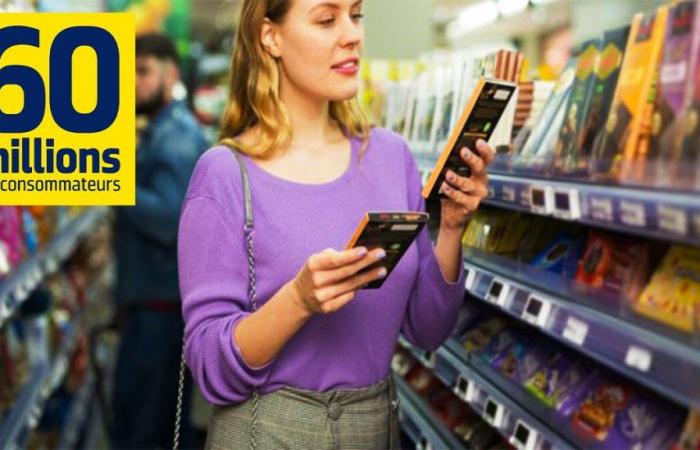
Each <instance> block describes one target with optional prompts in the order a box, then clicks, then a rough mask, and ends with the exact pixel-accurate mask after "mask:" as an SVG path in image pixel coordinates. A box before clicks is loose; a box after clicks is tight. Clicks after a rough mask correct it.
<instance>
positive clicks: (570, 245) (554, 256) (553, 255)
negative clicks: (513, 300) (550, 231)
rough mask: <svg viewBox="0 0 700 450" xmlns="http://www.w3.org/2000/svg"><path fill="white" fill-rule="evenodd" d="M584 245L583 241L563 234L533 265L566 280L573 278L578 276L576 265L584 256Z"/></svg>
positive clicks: (537, 257) (534, 260)
mask: <svg viewBox="0 0 700 450" xmlns="http://www.w3.org/2000/svg"><path fill="white" fill-rule="evenodd" d="M583 243H584V241H583V240H582V239H579V238H577V237H574V236H571V235H569V234H567V233H561V234H559V235H558V236H557V237H556V238H555V239H554V241H552V243H551V244H550V245H549V246H547V248H546V249H545V250H544V251H542V252H541V253H539V254H538V255H537V256H536V257H535V258H534V259H533V260H532V263H531V265H532V266H533V267H536V268H538V269H543V270H547V271H549V272H554V273H558V274H561V275H563V276H565V277H566V278H573V277H574V276H575V274H576V264H577V262H578V260H579V259H581V256H583V250H584V245H583Z"/></svg>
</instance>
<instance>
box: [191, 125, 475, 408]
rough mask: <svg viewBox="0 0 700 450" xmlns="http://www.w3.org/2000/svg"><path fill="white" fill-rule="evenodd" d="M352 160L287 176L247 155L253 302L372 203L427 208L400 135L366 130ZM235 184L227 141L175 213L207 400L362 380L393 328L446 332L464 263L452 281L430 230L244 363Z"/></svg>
mask: <svg viewBox="0 0 700 450" xmlns="http://www.w3.org/2000/svg"><path fill="white" fill-rule="evenodd" d="M351 143H352V145H351V147H352V161H351V164H350V166H349V168H348V169H347V170H346V171H345V172H344V173H343V175H341V176H340V177H339V178H337V179H335V180H333V181H331V182H328V183H324V184H303V183H297V182H292V181H287V180H283V179H281V178H279V177H276V176H275V175H273V174H271V173H269V172H266V171H265V170H263V169H262V168H261V167H259V166H258V165H257V164H255V163H254V162H252V161H251V160H250V159H248V158H246V164H247V167H248V170H249V174H250V182H251V192H252V197H253V205H254V206H253V210H254V219H255V235H254V236H255V240H254V245H255V262H256V284H257V293H258V297H257V298H258V306H260V305H262V304H263V303H264V302H265V301H266V300H267V299H269V298H270V297H272V296H273V295H274V294H275V292H277V291H278V290H279V289H280V288H281V287H282V286H283V285H284V284H285V283H286V282H288V281H289V280H291V279H292V278H293V277H294V276H295V275H296V274H297V273H298V272H299V270H300V269H301V268H302V267H303V265H304V263H305V262H306V261H307V259H308V258H309V256H311V255H312V254H313V253H317V252H320V251H322V250H323V249H325V248H328V247H331V248H335V249H342V248H343V247H344V246H345V244H346V243H347V241H348V239H349V238H350V236H351V235H352V233H353V231H354V229H355V227H356V226H357V224H358V223H359V221H360V219H361V218H362V217H363V215H364V214H365V213H366V212H367V211H392V210H393V211H407V210H410V211H424V210H425V203H424V200H423V199H422V197H421V195H420V191H421V181H420V176H419V172H418V168H417V166H416V163H415V160H414V159H413V155H412V154H411V153H410V151H409V149H408V146H407V145H406V143H405V141H404V140H403V139H402V138H401V137H399V136H398V135H396V134H394V133H392V132H390V131H387V130H384V129H380V128H374V129H373V130H372V132H371V135H370V139H369V143H368V146H367V148H366V152H365V153H364V154H363V156H362V157H361V158H360V157H359V154H360V147H361V142H360V141H359V140H357V139H352V140H351ZM242 195H243V194H242V186H241V181H240V173H239V168H238V164H237V160H236V158H235V157H234V155H233V154H231V151H230V150H229V149H227V148H225V147H214V148H212V149H210V150H208V151H207V152H206V153H205V154H204V155H202V157H201V158H200V160H199V162H198V163H197V166H196V168H195V170H194V173H193V175H192V178H191V180H190V185H189V189H188V192H187V195H186V197H185V202H184V205H183V208H182V213H181V217H180V228H179V238H178V260H179V272H180V289H181V295H182V308H183V315H184V319H185V336H186V344H185V358H186V360H187V364H188V366H189V368H190V370H191V372H192V375H193V376H194V379H195V380H196V382H197V383H198V385H199V387H200V389H201V391H202V394H203V395H204V397H205V398H206V399H207V400H208V401H209V402H211V403H214V404H230V403H238V402H241V401H244V400H245V399H246V398H247V397H248V396H249V395H250V393H251V391H252V389H253V387H257V388H258V390H259V392H261V393H266V392H271V391H274V390H276V389H279V388H282V387H284V386H292V387H296V388H300V389H307V390H313V391H326V390H331V389H349V388H360V387H364V386H368V385H370V384H373V383H376V382H378V381H380V380H382V379H383V378H384V377H386V376H387V375H388V374H389V371H390V370H391V367H390V366H391V358H392V354H393V351H394V347H395V345H396V342H397V338H398V335H399V332H401V333H403V335H404V336H405V337H406V339H407V340H408V341H409V342H411V343H412V344H414V345H417V346H419V347H422V348H424V349H428V350H434V349H436V348H437V347H438V346H439V345H440V344H441V343H442V342H443V341H444V340H445V339H446V338H447V336H448V335H449V333H450V331H451V330H452V328H453V326H454V324H455V322H456V320H457V314H458V310H459V308H460V305H461V303H462V299H463V295H464V281H463V279H464V271H463V269H462V268H460V276H459V279H458V280H457V281H456V282H455V283H448V282H447V281H446V280H445V278H444V277H443V275H442V272H441V271H440V267H439V265H438V262H437V259H436V257H435V252H434V250H433V245H432V243H431V241H430V237H429V235H428V231H427V228H426V229H424V230H423V232H422V233H421V234H420V235H419V237H418V238H417V240H416V242H414V243H413V245H412V246H411V247H410V249H409V250H408V251H407V252H406V254H405V255H404V256H403V258H402V259H401V261H400V263H399V264H398V266H397V267H396V268H395V270H394V271H393V272H392V273H391V274H390V275H389V277H388V278H387V280H386V281H385V283H384V285H383V287H382V288H381V289H378V290H364V291H359V292H358V294H357V295H356V297H355V299H354V300H353V301H351V302H350V303H348V304H347V305H345V306H344V307H343V308H341V309H340V310H339V311H336V312H335V313H332V314H327V315H314V316H313V317H312V318H311V319H310V320H309V321H308V322H307V323H306V324H305V325H304V326H303V328H302V329H301V330H300V331H299V332H298V333H297V334H296V335H295V336H294V337H293V338H292V339H291V340H290V341H289V342H288V343H287V345H286V346H285V347H284V348H283V350H282V351H281V352H280V353H279V354H278V355H277V357H276V358H275V359H274V360H273V361H271V362H270V363H269V364H266V365H265V366H263V367H256V368H254V367H250V366H248V365H247V364H246V362H245V361H244V360H243V358H242V357H241V353H240V351H239V349H238V348H237V347H236V345H235V344H234V342H233V339H232V336H233V330H234V327H235V326H236V324H237V323H238V322H239V321H240V320H241V319H243V318H244V317H246V316H247V315H248V314H250V313H249V302H248V300H247V298H246V290H247V280H248V265H247V259H246V250H245V245H244V234H243V220H244V219H243V201H242Z"/></svg>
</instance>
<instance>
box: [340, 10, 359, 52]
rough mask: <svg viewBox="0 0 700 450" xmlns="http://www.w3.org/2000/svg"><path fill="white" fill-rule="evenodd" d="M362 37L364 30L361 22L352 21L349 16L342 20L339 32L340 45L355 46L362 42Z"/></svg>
mask: <svg viewBox="0 0 700 450" xmlns="http://www.w3.org/2000/svg"><path fill="white" fill-rule="evenodd" d="M363 38H364V31H363V28H362V24H361V23H359V22H357V23H355V22H353V20H352V19H351V18H350V17H348V18H347V19H346V20H344V21H343V25H342V27H341V34H340V45H342V46H343V47H357V46H359V45H361V44H362V40H363Z"/></svg>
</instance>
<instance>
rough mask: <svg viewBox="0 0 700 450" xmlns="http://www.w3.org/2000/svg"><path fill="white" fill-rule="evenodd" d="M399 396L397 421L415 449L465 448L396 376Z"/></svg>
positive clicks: (458, 449)
mask: <svg viewBox="0 0 700 450" xmlns="http://www.w3.org/2000/svg"><path fill="white" fill-rule="evenodd" d="M394 379H395V380H396V390H397V392H398V394H399V421H400V422H401V427H402V428H403V430H404V431H405V432H406V434H408V436H409V437H410V438H411V440H413V442H415V443H416V449H420V450H429V449H436V450H437V449H443V448H449V449H455V450H462V449H465V450H466V447H465V446H464V444H462V443H461V442H460V441H459V439H457V437H456V436H455V435H454V434H453V433H452V432H451V431H450V430H448V429H447V428H446V427H445V426H444V425H443V424H442V423H441V422H440V420H439V419H438V418H437V417H435V415H434V414H433V413H432V412H431V411H430V408H429V407H428V405H427V404H426V402H425V401H424V400H423V399H421V398H420V397H419V396H418V395H417V394H416V393H414V392H413V389H411V387H410V386H408V384H407V383H406V381H404V380H403V378H401V377H400V376H398V375H394Z"/></svg>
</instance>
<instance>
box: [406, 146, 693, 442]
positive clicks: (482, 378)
mask: <svg viewBox="0 0 700 450" xmlns="http://www.w3.org/2000/svg"><path fill="white" fill-rule="evenodd" d="M415 156H416V160H417V161H418V165H419V169H420V170H421V172H422V178H423V181H425V180H426V179H427V177H428V176H429V175H430V171H431V170H432V169H433V167H434V163H435V160H434V156H432V157H431V156H427V155H425V154H416V155H415ZM489 184H490V185H489V195H488V198H487V199H486V200H485V201H484V202H485V203H486V204H488V205H489V206H492V207H495V208H500V209H508V210H515V211H520V212H526V213H532V214H537V215H543V216H551V217H552V218H553V219H561V220H567V221H572V222H576V223H579V224H583V225H587V226H590V227H593V228H604V229H611V230H615V231H618V232H623V233H625V234H627V235H634V236H644V237H651V238H655V239H658V240H661V241H668V242H678V243H684V244H689V245H696V246H697V245H700V196H698V195H697V194H694V193H690V192H673V191H662V190H652V188H633V187H629V186H605V185H599V184H592V183H586V182H577V181H576V182H568V181H560V180H553V179H547V178H536V177H525V176H521V175H519V174H503V173H489ZM464 260H465V261H464V267H465V290H466V291H467V293H468V297H469V299H470V300H471V301H481V302H484V303H486V304H489V305H491V306H493V307H496V308H498V309H500V310H502V311H503V312H505V313H506V314H508V315H509V316H511V317H513V318H515V319H517V320H519V321H523V322H526V323H528V324H529V325H530V326H532V327H535V328H536V329H538V330H539V331H540V332H542V333H544V334H546V335H548V336H551V337H553V338H555V339H557V340H558V341H560V342H563V343H564V344H566V345H567V346H568V347H570V348H572V349H574V350H575V351H578V352H580V353H582V354H585V355H587V356H589V357H591V358H593V359H594V360H596V361H598V362H599V363H601V364H603V365H604V366H607V367H609V368H611V369H612V370H613V371H615V372H616V373H618V374H621V375H623V376H624V377H627V378H629V379H632V380H635V381H636V382H638V383H640V384H642V385H644V386H646V387H648V388H650V389H652V390H653V391H655V392H657V393H659V394H661V395H663V396H664V397H666V398H669V399H671V400H673V401H675V402H677V403H678V404H681V405H684V406H687V407H689V408H695V409H697V408H700V391H698V389H697V380H698V379H700V347H698V343H697V337H695V336H692V335H687V334H684V333H682V332H678V331H676V330H674V329H671V328H668V327H665V326H663V325H662V324H659V323H657V322H653V321H651V320H648V319H646V318H644V317H641V316H639V315H636V314H634V313H633V312H631V311H630V310H629V309H628V307H627V306H628V305H627V303H626V302H627V301H626V300H624V299H622V298H615V297H612V296H607V297H606V296H605V295H601V294H600V293H599V292H595V291H592V290H588V289H587V288H585V287H582V286H581V285H579V284H577V283H576V282H575V281H572V280H567V279H564V278H563V277H561V276H560V275H557V274H554V273H551V272H546V271H543V270H540V269H536V268H533V267H531V266H530V265H528V264H526V263H523V262H519V261H517V260H513V259H510V258H506V257H503V256H499V255H494V254H491V253H487V252H483V251H479V250H476V249H473V248H465V249H464ZM494 285H496V286H498V287H497V288H495V289H494ZM493 292H497V293H498V295H493V294H492V293H493ZM532 302H534V303H538V304H539V307H538V308H536V309H537V310H538V313H537V314H535V315H533V314H530V313H528V312H527V311H526V310H527V306H528V304H530V303H532ZM400 344H401V345H402V346H403V347H404V348H407V349H409V350H410V351H411V352H412V353H413V354H414V356H416V358H417V359H418V360H419V361H420V362H421V363H422V364H423V365H424V366H426V367H428V368H430V369H431V370H432V371H433V373H434V374H435V375H436V376H437V378H438V379H440V380H441V381H442V382H443V383H444V384H445V385H446V386H448V387H450V388H451V389H453V391H454V392H455V393H456V394H457V395H458V396H459V397H460V398H461V399H462V400H464V401H465V402H467V403H468V404H469V405H470V406H471V407H472V409H474V411H476V412H478V413H479V414H480V415H481V416H482V417H483V418H484V419H485V420H486V421H487V422H489V423H490V424H491V425H492V426H494V427H495V428H496V429H497V430H498V431H499V432H500V433H501V434H502V435H503V436H504V437H505V438H506V439H508V440H509V442H511V443H512V444H514V445H515V446H516V447H517V448H525V446H524V444H522V443H517V442H515V435H516V428H517V427H527V429H528V431H529V433H530V435H532V434H533V432H534V434H535V435H536V439H537V440H538V443H537V444H536V445H535V446H534V448H539V449H549V448H572V449H573V448H582V447H583V446H584V444H582V443H580V442H579V441H578V437H577V436H576V435H574V434H572V433H570V432H569V431H567V430H568V427H567V426H566V424H565V423H564V422H565V420H566V419H564V418H562V417H560V416H558V415H557V414H556V412H555V411H554V410H552V409H550V408H547V407H545V406H543V405H541V404H539V403H538V402H536V401H535V400H534V398H533V397H532V396H531V395H530V394H529V393H528V392H527V391H525V390H524V389H523V388H518V387H517V386H515V385H514V384H513V383H511V382H509V380H507V379H505V378H504V377H503V376H502V375H501V374H499V373H498V372H497V371H495V370H494V369H492V368H491V367H490V366H489V365H488V364H485V363H484V362H482V361H480V360H479V358H470V356H469V355H468V354H467V352H466V351H465V350H464V349H463V347H462V345H461V344H460V343H459V342H457V341H456V340H455V339H454V338H450V339H449V340H448V341H447V342H446V343H445V344H444V345H443V346H441V347H440V348H439V349H438V350H437V351H436V352H434V353H431V352H425V351H423V350H420V349H416V348H414V347H412V346H411V345H410V344H409V343H408V342H406V341H405V340H404V339H403V338H402V339H400ZM487 403H490V407H491V409H492V410H493V409H494V408H495V410H497V411H499V412H498V414H499V416H498V417H499V421H498V423H494V419H493V417H492V416H489V415H488V414H487V413H486V404H487ZM409 434H410V433H409ZM587 444H590V443H587Z"/></svg>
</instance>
